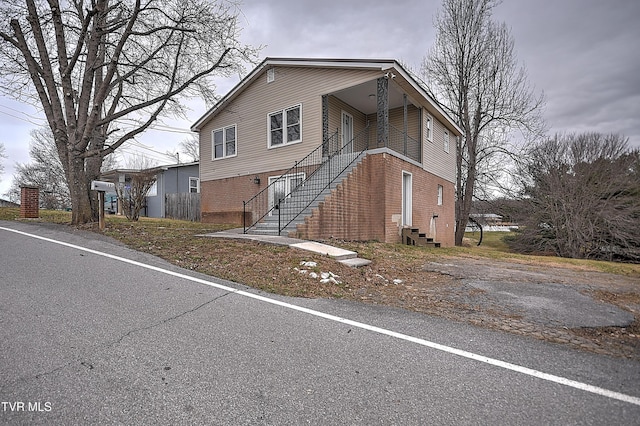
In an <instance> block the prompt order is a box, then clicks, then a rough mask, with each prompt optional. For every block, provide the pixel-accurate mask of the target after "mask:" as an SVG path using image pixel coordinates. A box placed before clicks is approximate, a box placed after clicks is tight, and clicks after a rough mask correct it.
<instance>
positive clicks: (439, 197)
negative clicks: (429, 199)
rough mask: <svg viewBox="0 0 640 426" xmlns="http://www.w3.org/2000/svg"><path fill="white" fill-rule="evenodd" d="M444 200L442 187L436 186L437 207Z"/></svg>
mask: <svg viewBox="0 0 640 426" xmlns="http://www.w3.org/2000/svg"><path fill="white" fill-rule="evenodd" d="M443 198H444V187H443V186H442V185H438V205H439V206H441V205H442V202H443Z"/></svg>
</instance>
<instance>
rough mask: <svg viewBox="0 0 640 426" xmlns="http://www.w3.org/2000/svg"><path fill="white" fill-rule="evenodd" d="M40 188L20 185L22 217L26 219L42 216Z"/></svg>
mask: <svg viewBox="0 0 640 426" xmlns="http://www.w3.org/2000/svg"><path fill="white" fill-rule="evenodd" d="M39 205H40V190H39V189H38V187H35V186H21V187H20V217H21V218H25V219H30V218H37V217H39V216H40V210H39V208H40V206H39Z"/></svg>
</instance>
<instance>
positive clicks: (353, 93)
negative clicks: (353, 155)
mask: <svg viewBox="0 0 640 426" xmlns="http://www.w3.org/2000/svg"><path fill="white" fill-rule="evenodd" d="M422 123H423V109H422V107H421V106H420V104H419V103H418V102H415V101H413V100H412V98H411V96H410V95H409V94H407V93H406V91H404V90H402V88H401V87H400V85H399V84H397V83H396V82H395V75H394V74H393V73H387V74H385V75H384V76H383V77H380V78H377V79H375V80H370V81H367V82H365V83H362V84H359V85H357V86H352V87H348V88H345V89H341V90H339V91H336V92H332V93H329V94H325V95H323V96H322V136H323V138H322V140H323V141H330V144H329V145H328V146H327V147H326V148H325V149H328V150H329V152H325V153H324V154H325V156H326V155H327V154H333V153H335V152H338V151H340V150H341V149H342V151H343V152H344V147H345V146H347V145H348V144H349V143H350V142H351V141H352V140H354V138H355V137H356V136H358V135H360V134H361V133H362V132H363V131H364V129H367V128H368V132H367V137H366V138H362V137H361V138H360V140H359V141H354V143H353V144H352V148H351V149H352V150H354V151H355V152H360V151H365V150H367V149H376V148H389V149H391V150H393V151H395V152H397V153H399V154H402V155H403V156H405V157H408V158H410V159H411V160H413V161H416V162H417V163H420V164H421V163H422V151H423V150H422V139H423V137H422V133H423V128H422V127H423V126H422ZM334 135H336V136H335V137H334ZM332 139H333V140H332ZM364 143H366V146H365V145H364Z"/></svg>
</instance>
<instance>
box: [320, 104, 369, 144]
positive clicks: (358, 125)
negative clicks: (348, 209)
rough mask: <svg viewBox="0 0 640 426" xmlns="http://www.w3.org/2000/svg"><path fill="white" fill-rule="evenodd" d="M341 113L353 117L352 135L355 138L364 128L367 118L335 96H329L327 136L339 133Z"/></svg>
mask: <svg viewBox="0 0 640 426" xmlns="http://www.w3.org/2000/svg"><path fill="white" fill-rule="evenodd" d="M342 111H344V112H346V113H348V114H351V115H352V116H353V135H354V136H357V135H358V133H360V132H361V131H362V130H363V129H364V128H365V127H366V125H367V116H366V115H365V114H363V113H362V112H361V111H358V110H357V109H355V108H353V107H352V106H351V105H349V104H347V103H346V102H343V101H342V100H340V99H338V98H336V97H335V96H329V136H331V135H333V134H334V133H335V132H336V131H338V132H340V131H341V126H342ZM339 134H340V133H339Z"/></svg>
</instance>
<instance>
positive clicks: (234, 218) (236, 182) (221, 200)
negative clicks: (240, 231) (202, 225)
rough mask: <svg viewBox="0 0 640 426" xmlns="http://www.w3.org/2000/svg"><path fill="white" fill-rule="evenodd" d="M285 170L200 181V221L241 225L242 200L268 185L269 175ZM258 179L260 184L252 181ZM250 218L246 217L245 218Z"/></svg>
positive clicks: (281, 172)
mask: <svg viewBox="0 0 640 426" xmlns="http://www.w3.org/2000/svg"><path fill="white" fill-rule="evenodd" d="M284 172H285V170H275V171H273V172H268V173H257V174H252V175H245V176H238V177H233V178H226V179H218V180H207V181H201V182H200V203H201V207H200V209H201V217H202V219H201V220H202V222H208V223H225V224H235V225H238V226H241V225H242V215H243V210H244V209H243V207H244V206H243V201H247V200H249V199H250V198H251V197H253V196H254V195H256V194H257V193H258V192H260V191H261V190H263V189H264V188H266V187H267V185H269V176H279V175H280V174H283V173H284ZM256 177H257V178H259V179H260V184H256V183H255V182H254V179H255V178H256ZM250 219H251V218H250V217H248V218H247V220H250Z"/></svg>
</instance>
